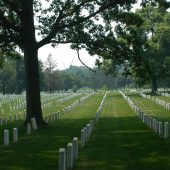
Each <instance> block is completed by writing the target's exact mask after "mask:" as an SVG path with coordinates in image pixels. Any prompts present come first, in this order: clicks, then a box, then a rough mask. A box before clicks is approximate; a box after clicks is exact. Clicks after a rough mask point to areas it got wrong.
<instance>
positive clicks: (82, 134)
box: [81, 129, 85, 147]
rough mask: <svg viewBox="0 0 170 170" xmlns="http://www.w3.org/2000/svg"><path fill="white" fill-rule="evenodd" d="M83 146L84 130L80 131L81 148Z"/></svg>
mask: <svg viewBox="0 0 170 170" xmlns="http://www.w3.org/2000/svg"><path fill="white" fill-rule="evenodd" d="M84 145H85V131H84V129H82V130H81V146H82V147H83V146H84Z"/></svg>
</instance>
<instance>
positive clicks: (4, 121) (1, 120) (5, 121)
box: [0, 111, 26, 126]
mask: <svg viewBox="0 0 170 170" xmlns="http://www.w3.org/2000/svg"><path fill="white" fill-rule="evenodd" d="M25 117H26V112H25V111H24V113H23V114H22V113H18V114H14V115H10V116H9V117H4V118H2V117H0V126H3V125H7V124H8V123H13V122H15V121H17V120H21V119H25Z"/></svg>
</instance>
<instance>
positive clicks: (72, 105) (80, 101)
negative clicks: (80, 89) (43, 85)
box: [63, 93, 95, 115]
mask: <svg viewBox="0 0 170 170" xmlns="http://www.w3.org/2000/svg"><path fill="white" fill-rule="evenodd" d="M94 94H95V93H90V94H88V95H87V96H84V97H81V98H80V99H79V100H76V101H75V102H74V103H72V104H71V105H70V106H67V107H65V108H64V109H63V115H66V114H68V113H69V112H70V111H71V110H73V109H74V108H75V107H77V106H78V105H80V104H81V103H82V102H84V101H85V100H87V99H88V98H89V97H91V96H92V95H94Z"/></svg>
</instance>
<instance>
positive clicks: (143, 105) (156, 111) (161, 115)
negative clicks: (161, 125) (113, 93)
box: [126, 93, 170, 121]
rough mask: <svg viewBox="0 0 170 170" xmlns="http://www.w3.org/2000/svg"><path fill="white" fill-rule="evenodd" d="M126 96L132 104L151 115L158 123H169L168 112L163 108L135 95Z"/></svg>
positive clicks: (169, 113)
mask: <svg viewBox="0 0 170 170" xmlns="http://www.w3.org/2000/svg"><path fill="white" fill-rule="evenodd" d="M126 95H128V96H129V97H130V99H131V100H132V102H133V103H134V104H135V105H136V106H137V107H138V108H139V109H141V110H142V111H143V112H145V113H147V114H149V115H151V116H152V117H154V118H156V119H157V120H159V121H170V111H169V110H167V109H166V108H164V107H163V106H161V105H159V104H157V103H155V102H153V101H152V100H150V99H145V98H143V97H141V96H140V95H138V94H136V93H131V94H126Z"/></svg>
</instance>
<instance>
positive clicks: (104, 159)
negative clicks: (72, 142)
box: [74, 95, 170, 170]
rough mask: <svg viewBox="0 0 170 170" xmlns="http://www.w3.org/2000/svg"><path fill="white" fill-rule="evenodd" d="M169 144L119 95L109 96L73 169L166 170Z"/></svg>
mask: <svg viewBox="0 0 170 170" xmlns="http://www.w3.org/2000/svg"><path fill="white" fill-rule="evenodd" d="M169 145H170V141H169V140H164V139H163V138H160V137H159V136H157V135H155V134H154V133H153V132H152V131H151V130H150V129H149V128H148V127H146V125H144V124H143V123H142V122H141V121H140V120H139V119H138V118H137V117H136V114H135V113H134V112H133V111H132V110H131V109H130V108H129V106H128V104H127V102H126V101H125V100H124V99H123V98H122V97H121V96H120V95H114V96H113V95H109V96H108V97H107V99H106V103H105V105H104V109H103V112H102V114H101V116H100V118H99V122H98V124H97V127H96V129H95V131H94V133H93V135H92V137H91V139H90V141H89V142H88V143H87V145H86V146H85V148H82V149H80V153H79V160H78V162H77V163H76V165H75V168H74V170H169V169H170V147H169Z"/></svg>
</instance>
